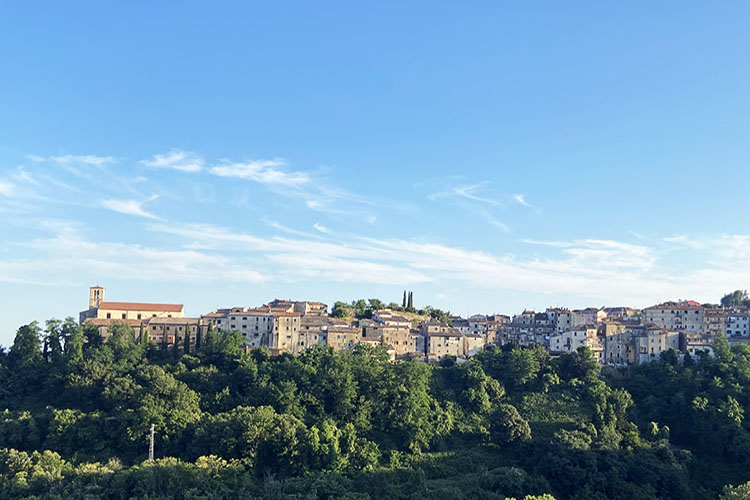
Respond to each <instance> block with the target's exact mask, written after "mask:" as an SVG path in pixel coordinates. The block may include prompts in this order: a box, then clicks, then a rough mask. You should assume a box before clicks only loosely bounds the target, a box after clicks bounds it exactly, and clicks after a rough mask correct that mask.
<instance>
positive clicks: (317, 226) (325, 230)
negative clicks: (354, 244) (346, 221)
mask: <svg viewBox="0 0 750 500" xmlns="http://www.w3.org/2000/svg"><path fill="white" fill-rule="evenodd" d="M313 227H314V228H315V229H317V230H318V231H320V232H321V233H325V234H331V230H330V229H328V228H327V227H325V226H324V225H322V224H318V223H317V222H316V223H315V224H313Z"/></svg>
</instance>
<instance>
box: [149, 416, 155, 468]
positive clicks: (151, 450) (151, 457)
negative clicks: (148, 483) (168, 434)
mask: <svg viewBox="0 0 750 500" xmlns="http://www.w3.org/2000/svg"><path fill="white" fill-rule="evenodd" d="M148 459H149V461H151V462H153V461H154V424H151V439H150V440H149V443H148Z"/></svg>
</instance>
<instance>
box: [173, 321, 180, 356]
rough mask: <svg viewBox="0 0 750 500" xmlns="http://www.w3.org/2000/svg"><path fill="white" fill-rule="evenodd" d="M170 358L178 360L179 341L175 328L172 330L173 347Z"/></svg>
mask: <svg viewBox="0 0 750 500" xmlns="http://www.w3.org/2000/svg"><path fill="white" fill-rule="evenodd" d="M172 357H173V358H174V360H175V361H177V360H178V359H180V341H179V340H178V339H177V327H176V326H175V329H174V347H173V348H172Z"/></svg>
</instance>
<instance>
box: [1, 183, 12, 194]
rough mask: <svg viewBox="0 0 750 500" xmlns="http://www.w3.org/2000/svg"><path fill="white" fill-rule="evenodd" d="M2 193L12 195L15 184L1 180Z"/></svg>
mask: <svg viewBox="0 0 750 500" xmlns="http://www.w3.org/2000/svg"><path fill="white" fill-rule="evenodd" d="M0 194H2V195H4V196H11V195H12V194H13V184H11V183H10V182H7V181H0Z"/></svg>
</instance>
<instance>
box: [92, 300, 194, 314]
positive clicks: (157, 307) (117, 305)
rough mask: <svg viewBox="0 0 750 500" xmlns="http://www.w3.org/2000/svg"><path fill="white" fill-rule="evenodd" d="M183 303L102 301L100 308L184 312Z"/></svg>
mask: <svg viewBox="0 0 750 500" xmlns="http://www.w3.org/2000/svg"><path fill="white" fill-rule="evenodd" d="M183 307H184V306H183V305H182V304H149V303H141V302H102V303H101V304H99V309H114V310H118V311H165V312H182V310H183Z"/></svg>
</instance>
